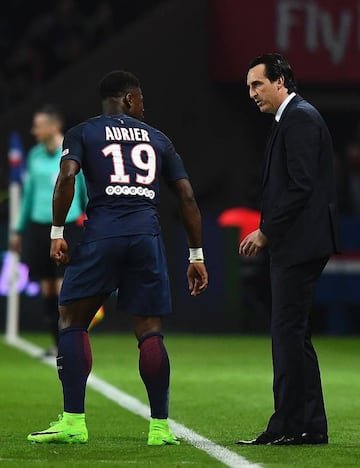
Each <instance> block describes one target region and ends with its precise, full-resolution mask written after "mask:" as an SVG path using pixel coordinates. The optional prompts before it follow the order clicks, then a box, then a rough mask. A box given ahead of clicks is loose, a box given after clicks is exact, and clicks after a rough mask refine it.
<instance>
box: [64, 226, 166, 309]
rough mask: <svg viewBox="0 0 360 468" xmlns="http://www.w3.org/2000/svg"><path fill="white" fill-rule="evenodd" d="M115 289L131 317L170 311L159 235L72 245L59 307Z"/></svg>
mask: <svg viewBox="0 0 360 468" xmlns="http://www.w3.org/2000/svg"><path fill="white" fill-rule="evenodd" d="M116 290H117V294H118V304H119V306H120V308H121V309H122V310H125V311H126V312H128V313H130V314H133V315H145V316H158V315H166V314H169V313H170V312H171V299H170V287H169V277H168V271H167V264H166V257H165V250H164V245H163V242H162V239H161V236H160V235H155V236H153V235H139V236H126V237H125V236H124V237H111V238H107V239H100V240H97V241H93V242H88V243H80V244H78V245H77V246H76V249H75V251H74V254H73V256H72V257H71V260H70V263H69V264H68V266H67V268H66V270H65V276H64V281H63V285H62V288H61V292H60V300H59V302H60V304H61V305H66V304H69V303H72V302H74V301H76V300H78V299H82V298H85V297H91V296H97V295H102V294H105V295H109V294H111V293H112V292H113V291H116Z"/></svg>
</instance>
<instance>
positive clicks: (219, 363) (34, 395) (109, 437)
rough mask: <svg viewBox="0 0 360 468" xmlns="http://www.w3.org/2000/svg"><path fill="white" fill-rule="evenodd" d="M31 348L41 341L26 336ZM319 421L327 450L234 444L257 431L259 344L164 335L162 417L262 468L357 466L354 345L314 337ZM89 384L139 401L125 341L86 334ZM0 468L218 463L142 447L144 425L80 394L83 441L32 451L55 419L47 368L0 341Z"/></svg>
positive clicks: (56, 399)
mask: <svg viewBox="0 0 360 468" xmlns="http://www.w3.org/2000/svg"><path fill="white" fill-rule="evenodd" d="M25 338H26V339H28V340H29V341H32V342H34V343H36V344H39V345H41V346H44V347H45V346H46V345H48V344H49V343H48V342H49V337H48V336H47V335H40V334H34V335H26V336H25ZM314 341H315V346H316V348H317V350H318V355H319V360H320V365H321V369H322V377H323V384H324V393H325V401H326V406H327V411H328V419H329V438H330V443H329V445H328V446H320V447H317V446H303V447H301V446H300V447H238V446H236V445H234V441H235V440H236V439H238V438H247V437H252V436H254V435H256V434H257V433H258V432H260V431H261V430H263V429H264V428H265V425H266V422H267V419H268V417H269V415H270V414H271V411H272V395H271V384H272V382H271V379H272V375H271V354H270V340H269V338H267V337H244V336H207V335H206V336H205V335H204V336H202V335H197V336H195V335H194V336H193V335H168V336H166V338H165V343H166V345H167V348H168V351H169V355H170V360H171V363H172V384H171V407H170V410H171V417H172V418H173V419H175V420H176V421H177V422H180V423H182V424H184V425H185V426H187V427H189V428H191V429H192V430H194V431H196V432H198V433H199V434H201V435H203V436H205V437H207V438H209V439H211V440H212V441H214V442H216V443H217V444H219V445H222V446H225V447H227V448H228V449H230V450H233V451H234V452H236V453H238V454H239V455H241V456H243V457H245V458H246V459H248V460H249V461H252V462H255V463H258V464H261V465H262V466H263V467H265V468H266V467H269V468H270V467H283V468H286V467H292V466H294V467H299V468H300V467H301V468H308V467H309V468H310V467H311V468H317V467H319V468H320V467H321V468H324V467H326V468H328V467H339V468H347V467H352V466H354V467H355V466H359V465H360V358H359V355H360V353H359V351H360V339H359V338H356V337H352V338H340V337H339V338H337V337H317V338H315V340H314ZM92 347H93V357H94V366H93V372H94V374H95V375H97V376H98V377H101V378H102V379H104V380H106V381H108V382H109V383H111V384H113V385H115V386H117V387H119V388H121V389H122V390H124V391H126V392H127V393H129V394H131V395H133V396H135V397H137V398H138V399H140V400H141V401H143V402H145V403H146V402H147V399H146V394H145V390H144V388H143V385H142V383H141V381H140V378H139V375H138V350H137V346H136V341H135V339H134V338H133V337H132V336H131V335H127V334H124V335H121V334H118V335H115V334H111V335H110V334H102V333H100V332H96V331H94V332H92ZM0 362H1V367H0V369H1V372H0V382H1V383H0V414H1V419H0V467H1V468H6V467H22V468H27V467H39V466H41V467H47V468H48V467H50V468H51V467H54V468H55V467H57V468H58V467H71V468H72V467H82V466H83V467H85V466H86V467H90V468H92V467H101V466H104V467H105V466H106V467H121V466H134V467H147V466H154V467H155V466H156V467H182V466H187V465H189V466H194V467H216V466H222V464H221V463H220V462H219V461H216V460H215V459H213V458H211V457H210V456H209V455H207V454H206V453H204V452H202V451H200V450H198V449H196V448H194V447H192V446H191V445H189V444H187V443H183V444H182V445H181V446H179V447H175V446H174V447H147V446H146V435H147V427H148V422H147V421H145V420H144V419H142V418H141V417H139V416H135V415H133V414H131V413H129V412H128V411H126V410H124V409H122V408H120V407H119V406H118V405H116V404H115V403H113V402H111V401H109V400H107V399H106V398H105V397H104V396H102V395H100V394H99V393H96V392H95V391H93V390H92V389H88V393H87V423H88V429H89V438H90V439H89V443H88V444H87V445H84V446H63V445H32V444H30V443H29V442H27V441H26V435H27V434H28V433H29V432H31V431H33V430H42V429H45V428H46V427H47V424H48V422H49V421H51V420H54V419H56V418H57V415H58V414H59V413H60V412H61V393H60V383H59V381H58V379H57V374H56V371H55V369H53V368H51V367H49V366H46V365H44V364H43V363H41V362H40V361H39V360H36V359H34V358H31V357H29V356H27V355H26V354H24V353H22V352H20V351H18V350H16V349H13V348H11V347H9V346H7V345H5V344H4V342H3V341H2V340H0Z"/></svg>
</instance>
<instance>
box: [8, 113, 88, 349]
mask: <svg viewBox="0 0 360 468" xmlns="http://www.w3.org/2000/svg"><path fill="white" fill-rule="evenodd" d="M62 127H63V118H62V116H61V114H60V112H59V111H58V109H56V108H55V107H54V106H53V105H50V104H47V105H44V106H42V107H41V108H39V109H37V110H36V111H35V112H34V115H33V120H32V127H31V133H32V135H33V136H34V138H35V140H36V142H37V144H36V145H35V146H33V147H32V148H31V149H30V151H29V154H28V158H27V172H26V179H25V182H24V187H23V196H22V201H21V206H20V213H19V218H18V221H17V224H16V226H15V230H14V232H13V233H12V234H11V236H10V243H9V244H10V245H9V247H10V249H11V250H14V251H17V252H18V253H21V251H22V244H23V243H24V244H25V249H24V250H25V260H26V262H27V263H28V265H29V269H30V277H31V278H32V279H35V280H38V281H39V282H40V287H41V298H42V301H43V306H44V314H45V318H46V322H47V324H48V327H49V331H50V333H51V335H52V338H53V345H52V346H51V347H50V348H49V349H48V350H47V351H46V353H45V354H47V355H54V356H56V355H57V346H58V337H59V329H58V321H59V311H58V296H59V291H60V287H61V282H62V278H63V275H64V268H63V267H62V268H57V267H56V265H55V264H54V262H53V261H52V260H51V259H50V258H49V251H50V239H49V233H50V229H51V221H52V213H51V200H52V194H53V191H54V185H55V181H56V177H57V175H58V172H59V162H60V159H61V151H62V142H63V138H64V135H63V132H62ZM86 203H87V195H86V187H85V182H84V178H83V175H82V174H81V173H79V174H78V175H77V177H76V190H75V196H74V202H73V204H72V206H71V209H70V210H69V213H68V216H67V218H66V227H65V232H66V236H67V239H68V241H69V243H70V245H73V244H74V243H75V242H76V240H77V239H78V238H79V236H80V233H81V227H80V226H78V225H77V222H76V221H77V219H78V218H79V217H80V216H81V214H82V213H83V212H84V210H85V206H86ZM25 234H26V237H25ZM23 240H24V241H25V242H23ZM26 247H28V248H26Z"/></svg>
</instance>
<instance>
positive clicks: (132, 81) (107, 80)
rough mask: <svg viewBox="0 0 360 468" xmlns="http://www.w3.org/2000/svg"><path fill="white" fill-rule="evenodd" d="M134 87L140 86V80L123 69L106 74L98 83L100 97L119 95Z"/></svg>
mask: <svg viewBox="0 0 360 468" xmlns="http://www.w3.org/2000/svg"><path fill="white" fill-rule="evenodd" d="M136 88H140V81H139V80H138V78H136V76H135V75H133V74H132V73H130V72H128V71H124V70H115V71H112V72H110V73H108V74H106V75H105V76H104V77H103V78H102V79H101V80H100V83H99V91H100V96H101V99H106V98H109V97H115V96H121V95H124V94H126V93H127V92H129V91H131V90H133V89H136Z"/></svg>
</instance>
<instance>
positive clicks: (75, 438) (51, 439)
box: [27, 412, 88, 444]
mask: <svg viewBox="0 0 360 468" xmlns="http://www.w3.org/2000/svg"><path fill="white" fill-rule="evenodd" d="M27 440H29V441H30V442H34V443H35V442H36V443H40V444H86V442H87V441H88V431H87V427H86V424H85V415H84V414H74V413H66V412H64V414H63V416H61V415H59V420H58V421H54V422H51V423H50V427H49V428H48V429H45V431H39V432H32V433H31V434H29V435H28V436H27Z"/></svg>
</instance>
